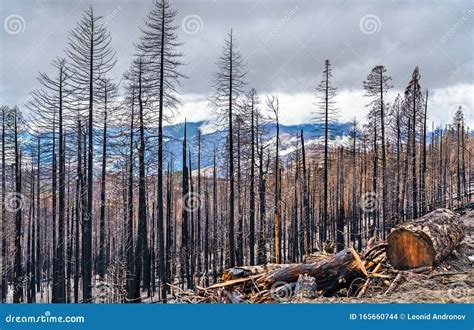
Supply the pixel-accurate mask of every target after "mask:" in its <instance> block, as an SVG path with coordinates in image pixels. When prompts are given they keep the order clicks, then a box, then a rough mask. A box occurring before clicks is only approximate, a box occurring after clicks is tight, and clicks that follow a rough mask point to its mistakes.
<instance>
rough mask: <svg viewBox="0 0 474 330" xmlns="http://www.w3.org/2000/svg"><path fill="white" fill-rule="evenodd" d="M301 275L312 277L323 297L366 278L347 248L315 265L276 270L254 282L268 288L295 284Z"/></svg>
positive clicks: (351, 250) (352, 250) (353, 254)
mask: <svg viewBox="0 0 474 330" xmlns="http://www.w3.org/2000/svg"><path fill="white" fill-rule="evenodd" d="M302 274H307V275H309V276H312V277H314V278H315V280H316V286H317V290H318V291H321V293H322V294H323V295H325V296H327V295H331V294H333V293H335V292H337V291H339V290H340V289H342V288H347V287H349V286H350V285H351V283H352V282H353V281H354V280H355V279H357V278H361V277H367V276H368V274H367V271H366V269H365V267H364V265H363V264H362V261H361V260H360V257H359V255H358V254H357V252H356V251H355V250H354V249H353V248H349V249H345V250H342V251H340V252H339V253H337V254H335V255H332V256H329V257H328V258H325V259H324V260H322V261H320V262H317V263H311V264H294V265H289V266H287V267H284V268H281V269H276V270H274V271H271V272H269V273H268V274H265V275H264V276H262V277H260V278H259V279H258V280H256V282H257V285H259V286H260V287H265V288H269V287H271V286H272V285H273V284H275V283H277V282H281V283H285V282H286V283H291V282H296V281H297V280H298V277H299V276H300V275H302Z"/></svg>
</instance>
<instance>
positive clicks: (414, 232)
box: [176, 209, 472, 303]
mask: <svg viewBox="0 0 474 330" xmlns="http://www.w3.org/2000/svg"><path fill="white" fill-rule="evenodd" d="M463 238H464V226H463V221H461V220H460V218H459V215H458V214H456V213H454V212H452V211H450V210H446V209H439V210H436V211H433V212H431V213H429V214H427V215H425V216H424V217H422V218H420V219H417V220H415V221H413V222H409V223H404V224H402V225H400V226H398V227H396V228H394V229H393V230H392V232H391V233H390V235H389V236H388V237H387V241H376V240H375V239H371V240H369V243H368V246H367V249H366V250H365V251H363V252H362V253H361V254H359V253H358V252H357V251H355V250H354V249H353V248H347V249H344V250H342V251H340V252H338V253H336V254H328V253H325V252H319V253H316V254H312V255H308V256H306V257H305V258H304V261H303V263H298V264H279V265H278V264H268V265H261V266H242V267H233V268H230V269H227V270H225V271H224V272H223V274H222V276H221V278H220V282H219V283H216V284H214V285H211V286H209V287H207V288H204V287H197V288H196V290H195V291H180V292H179V293H177V294H176V298H177V300H178V301H180V302H189V303H272V302H296V301H305V302H311V301H312V300H314V299H320V300H321V301H327V299H333V298H334V297H335V298H348V299H350V301H354V300H363V299H364V298H366V297H374V296H378V297H384V296H387V295H390V294H391V293H392V292H394V291H396V290H397V289H398V288H399V287H400V285H401V284H403V283H405V282H407V281H409V280H410V279H413V278H416V279H417V280H420V281H421V280H431V281H432V280H433V279H438V278H440V279H443V278H445V277H447V276H448V277H449V276H457V275H460V274H465V275H466V276H469V275H472V274H469V271H466V270H461V271H452V270H450V269H449V267H448V268H446V267H445V266H442V265H441V263H442V262H443V261H444V260H445V259H446V258H447V257H448V256H450V255H451V254H452V253H456V251H455V248H456V247H457V246H458V245H459V244H460V243H461V241H462V240H463ZM440 242H444V243H443V244H440ZM414 247H415V248H414ZM448 259H449V258H448ZM435 267H438V268H436V269H435ZM466 287H468V289H469V292H468V293H470V292H471V291H472V290H471V288H472V287H471V286H470V285H466V284H465V283H464V284H463V287H462V288H461V289H462V290H464V291H466V290H467V289H466ZM464 291H462V294H465V293H466V292H467V291H466V292H464ZM328 297H330V298H328Z"/></svg>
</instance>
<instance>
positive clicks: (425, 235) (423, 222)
mask: <svg viewBox="0 0 474 330" xmlns="http://www.w3.org/2000/svg"><path fill="white" fill-rule="evenodd" d="M463 238H464V230H463V223H462V221H461V220H459V216H458V215H457V214H456V213H454V212H452V211H450V210H448V209H438V210H435V211H433V212H431V213H428V214H426V215H424V216H423V217H421V218H419V219H417V220H414V221H410V222H406V223H404V224H401V225H399V226H398V227H396V228H395V229H393V230H392V232H391V233H390V234H389V235H388V237H387V243H388V245H387V248H386V253H387V258H388V260H389V261H390V264H391V265H392V266H393V267H394V268H396V269H400V270H407V269H413V268H420V267H432V266H433V265H435V264H438V263H440V262H441V261H442V260H443V259H444V258H446V257H447V256H448V255H449V254H450V253H451V252H452V251H453V250H454V249H455V248H456V246H458V245H459V243H461V241H462V239H463Z"/></svg>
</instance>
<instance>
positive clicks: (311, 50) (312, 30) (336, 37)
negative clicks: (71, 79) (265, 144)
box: [0, 0, 474, 127]
mask: <svg viewBox="0 0 474 330" xmlns="http://www.w3.org/2000/svg"><path fill="white" fill-rule="evenodd" d="M172 4H173V6H174V7H175V8H176V9H178V10H179V15H178V17H177V21H176V24H177V25H180V26H181V28H180V30H179V37H180V39H181V40H182V41H183V42H184V44H183V46H182V49H181V50H182V52H183V53H184V54H185V62H186V63H188V64H187V65H186V67H184V68H183V72H184V73H185V74H187V75H188V76H189V79H187V80H185V81H183V85H182V89H181V92H182V94H183V95H182V98H183V100H184V105H183V107H182V108H181V109H180V114H179V115H178V116H177V117H176V119H175V120H176V121H182V120H183V118H184V117H187V118H188V119H189V120H201V119H210V118H211V116H212V115H211V114H210V110H209V109H208V107H207V102H206V100H205V98H206V96H207V95H209V94H210V90H209V85H210V82H211V79H212V73H213V72H214V71H215V69H216V65H215V62H216V59H217V57H218V56H219V54H220V52H221V50H222V45H223V39H224V37H225V36H226V34H227V33H228V31H229V30H230V28H233V30H234V32H235V35H236V36H237V40H238V42H239V50H240V52H241V53H242V56H243V58H244V60H245V63H246V68H247V71H248V76H247V80H248V87H249V88H250V87H255V88H256V89H257V91H258V92H259V94H260V95H261V96H264V95H265V94H269V93H274V94H278V95H279V97H280V104H281V108H282V121H283V122H284V123H287V124H296V123H303V122H308V121H310V120H311V118H312V117H313V115H312V111H314V110H315V106H314V104H313V103H314V101H315V99H314V89H315V87H316V85H317V84H318V82H319V81H320V79H321V71H322V69H323V63H324V60H325V59H329V60H330V61H331V62H332V65H333V75H334V80H333V82H334V85H335V86H336V87H337V88H338V91H339V95H338V97H337V98H336V101H337V104H338V108H339V110H340V120H341V121H347V120H349V119H351V118H353V117H357V118H358V119H360V120H364V118H365V116H366V113H367V109H366V108H365V104H367V103H368V100H367V98H365V97H364V96H363V95H364V92H363V91H362V81H363V80H364V79H365V77H366V76H367V74H368V73H369V72H370V69H371V68H372V67H374V66H375V65H379V64H382V65H385V67H386V68H387V73H388V74H389V75H391V76H392V79H393V81H392V84H393V86H394V88H393V90H392V91H391V92H390V93H389V96H388V101H392V100H393V98H394V97H395V95H396V93H397V92H401V91H402V90H403V89H404V87H405V86H406V85H407V83H408V81H409V79H410V76H411V72H412V71H413V69H414V68H415V66H417V65H418V66H419V67H420V73H421V85H422V88H423V89H428V90H429V91H430V101H429V118H430V121H434V122H435V124H445V123H447V122H450V121H451V117H452V115H453V114H454V112H455V110H456V109H457V107H458V106H459V105H462V106H463V107H464V109H465V116H466V118H467V121H468V124H469V126H471V127H474V113H473V111H474V99H473V98H474V96H473V95H474V81H473V77H474V62H473V53H474V52H473V51H474V48H473V47H474V46H473V45H474V42H473V36H474V32H473V30H474V29H473V26H474V4H473V1H471V0H467V1H456V0H451V1H398V0H393V1H366V0H362V1H355V0H353V1H337V0H336V1H335V0H331V1H329V0H328V1H314V0H313V1H309V0H299V1H296V0H295V1H290V0H287V1H283V0H280V1H257V0H253V1H251V0H239V1H237V0H232V1H229V0H224V1H219V0H218V1H211V0H209V1H208V0H202V1H199V0H197V1H196V0H194V1H183V0H175V1H172ZM89 5H92V6H93V8H94V10H95V11H96V13H97V14H100V15H103V16H104V19H105V22H106V24H107V25H108V27H109V28H110V31H111V34H112V38H113V47H114V48H115V49H116V51H117V55H118V63H117V65H116V67H115V69H114V71H113V72H112V75H113V77H114V78H116V79H117V80H118V79H120V77H121V76H122V73H123V72H124V71H125V70H126V69H127V67H128V66H129V62H130V54H131V53H132V52H133V43H134V42H135V41H136V40H137V39H138V37H139V36H140V32H139V29H138V26H140V25H141V24H142V22H143V19H144V17H145V15H146V13H147V12H148V11H149V9H150V8H151V5H152V0H103V1H86V0H84V1H79V0H29V1H26V0H1V2H0V13H1V19H2V23H3V26H2V29H1V32H0V52H1V58H0V65H1V78H0V80H1V86H0V104H8V105H14V104H18V105H19V106H21V105H22V104H23V103H24V101H25V99H26V98H27V96H28V93H29V92H30V91H31V90H32V89H34V88H35V87H37V81H36V77H37V73H38V71H46V72H48V71H49V70H50V67H51V66H50V63H51V61H52V60H53V59H54V58H55V57H56V56H64V51H63V50H64V48H65V46H66V43H67V36H68V32H69V31H70V30H71V29H72V28H73V27H75V25H76V24H77V22H78V21H79V20H80V18H81V15H82V12H83V11H84V10H85V9H86V8H87V7H88V6H89Z"/></svg>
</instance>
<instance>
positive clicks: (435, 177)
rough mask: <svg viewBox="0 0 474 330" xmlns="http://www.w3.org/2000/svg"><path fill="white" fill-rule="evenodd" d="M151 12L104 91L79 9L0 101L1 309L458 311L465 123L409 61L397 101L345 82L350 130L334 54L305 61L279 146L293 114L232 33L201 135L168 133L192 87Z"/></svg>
mask: <svg viewBox="0 0 474 330" xmlns="http://www.w3.org/2000/svg"><path fill="white" fill-rule="evenodd" d="M149 5H150V6H149V11H148V13H138V12H135V13H134V15H141V16H143V17H142V20H141V23H140V26H138V27H137V26H134V27H133V28H134V29H136V31H138V32H137V37H136V39H135V40H131V41H130V43H131V44H133V46H132V48H130V49H128V52H129V55H130V57H129V58H130V60H129V61H128V62H127V65H126V67H127V69H126V70H124V71H123V72H120V75H117V74H116V72H117V66H118V65H119V64H120V65H123V62H124V61H125V60H127V57H124V56H123V52H118V51H117V50H116V49H115V48H114V43H113V38H120V35H118V36H116V35H115V32H113V31H111V29H109V24H108V23H109V22H108V20H107V17H104V16H102V15H103V14H104V13H100V12H98V11H97V10H96V9H95V8H93V7H89V8H88V9H86V10H85V11H84V12H83V13H82V17H81V19H80V20H79V21H77V22H72V23H71V25H70V26H69V27H68V29H69V32H68V34H67V36H68V37H67V39H65V40H62V41H60V40H58V41H56V42H58V43H59V42H62V45H63V46H62V47H63V50H62V51H61V52H59V53H48V56H50V63H51V65H50V66H49V67H35V68H34V70H33V69H32V70H33V71H32V73H31V74H32V75H36V78H37V79H36V85H35V87H34V88H33V89H31V91H30V93H29V94H28V96H27V101H26V102H24V103H22V104H8V105H7V104H4V105H1V114H0V120H1V127H0V130H1V162H0V163H1V174H0V176H1V187H0V190H1V194H0V198H1V203H0V204H1V210H0V213H1V214H0V218H1V226H0V230H1V235H0V236H1V239H0V241H1V242H0V246H1V258H0V260H1V265H0V269H1V271H0V274H1V290H0V295H1V297H0V299H1V302H2V303H284V302H306V303H308V302H310V303H311V302H334V301H339V302H340V301H350V302H358V301H362V302H390V301H412V302H422V301H424V299H425V300H426V301H430V302H441V301H455V302H459V301H461V302H464V301H471V302H472V298H473V295H474V293H473V291H472V289H473V285H474V284H473V282H472V278H473V277H472V262H473V258H474V236H473V234H472V231H473V228H474V198H473V195H474V159H473V158H474V157H473V156H474V134H473V132H472V131H471V128H470V127H469V123H472V120H471V121H469V120H470V116H471V117H472V109H471V110H470V109H469V108H467V107H466V106H465V105H464V104H463V100H457V99H455V95H457V94H453V96H452V97H453V99H451V100H450V102H451V104H455V105H454V106H452V107H451V108H450V109H439V108H437V107H439V102H438V101H437V100H438V99H436V92H433V91H432V90H431V89H428V87H427V86H430V78H429V77H432V74H429V75H428V74H426V77H427V78H425V77H424V75H425V72H424V63H423V60H420V62H413V63H410V69H409V74H406V75H405V76H404V77H403V83H402V85H403V89H400V88H395V87H394V86H393V85H394V81H393V80H392V76H393V75H394V74H395V73H394V72H393V71H392V72H391V68H390V67H389V66H387V67H386V66H384V64H383V63H379V62H374V63H371V64H370V67H371V69H370V70H367V72H366V73H365V75H364V76H354V75H352V72H351V71H350V70H348V71H347V72H345V73H344V74H345V75H346V76H350V79H351V80H354V81H357V84H358V86H359V90H360V91H361V92H360V93H359V94H358V95H356V96H355V97H356V98H358V101H357V102H362V104H364V108H363V109H362V110H363V111H365V112H364V113H365V114H366V115H364V119H363V120H361V119H360V117H359V119H356V118H355V116H353V117H354V119H351V120H346V117H344V118H342V117H341V114H340V111H341V110H342V109H343V107H344V106H345V107H347V103H344V104H345V105H343V103H341V101H340V89H339V88H338V81H339V80H338V79H337V78H338V74H340V72H341V71H340V70H338V58H334V59H331V58H329V59H327V60H323V61H314V63H313V64H312V65H311V66H310V67H307V68H306V69H305V70H306V71H307V72H309V74H310V75H311V81H312V86H311V93H312V99H311V100H310V101H309V103H308V107H310V108H311V109H312V110H311V114H310V116H311V118H312V119H311V120H310V121H307V122H305V123H304V125H303V124H301V125H293V126H291V130H290V128H289V127H290V125H289V124H287V123H286V122H285V120H287V118H288V116H289V115H288V113H290V116H291V112H292V111H293V110H294V109H293V108H294V107H297V106H298V105H296V104H295V105H293V104H288V103H287V102H286V100H287V98H285V97H284V95H283V94H284V89H279V91H278V89H275V90H277V91H272V90H270V89H262V92H260V91H259V90H258V88H257V84H255V83H254V82H253V81H252V77H253V75H251V74H249V72H250V71H249V67H251V66H252V57H251V56H250V55H249V54H246V50H245V49H244V48H243V47H241V41H243V40H245V38H248V37H249V36H248V35H246V33H247V32H246V31H245V30H242V29H240V30H239V29H236V28H232V26H231V24H230V23H229V26H228V29H227V32H225V33H224V32H222V31H221V32H222V33H221V34H220V35H221V36H223V38H221V39H220V40H218V42H216V44H217V46H215V47H216V48H217V49H218V52H219V55H218V57H216V58H206V59H203V61H207V62H210V63H212V79H210V80H209V81H202V82H201V84H205V88H206V90H207V93H206V95H205V98H204V99H203V100H202V103H205V106H206V107H207V109H208V110H209V113H210V114H211V116H212V118H213V119H212V120H210V121H208V122H206V123H205V124H203V123H202V122H199V123H196V122H195V121H193V120H189V119H186V118H185V119H184V120H182V121H181V120H179V121H177V120H176V118H177V116H178V114H179V113H180V109H181V107H182V105H183V103H185V102H186V100H185V99H183V97H182V95H181V90H180V89H181V85H182V84H183V83H185V82H186V81H189V80H193V79H198V78H199V77H197V76H196V75H193V70H188V67H189V63H188V61H187V58H186V57H185V55H186V54H185V52H184V50H185V48H183V47H184V44H185V42H184V41H183V38H182V37H181V35H182V33H183V31H182V30H183V29H182V27H181V26H180V24H181V20H180V17H181V16H179V15H180V13H179V11H178V10H179V7H180V2H177V3H176V4H175V3H174V2H172V1H168V0H155V1H153V2H150V4H149ZM295 15H296V14H295ZM294 19H297V18H294ZM209 26H211V25H210V24H209ZM207 27H208V26H206V28H207ZM185 32H186V30H185ZM186 40H187V39H186ZM186 49H187V48H186ZM313 51H314V53H317V52H318V50H317V49H314V50H313ZM323 54H325V52H322V51H321V52H320V53H319V55H321V56H325V55H323ZM400 60H401V59H400ZM405 63H406V61H405ZM205 67H206V68H207V66H205ZM193 68H194V67H193ZM254 70H255V69H254ZM36 72H39V73H36ZM397 77H398V73H397ZM471 78H472V77H471ZM433 95H434V96H433ZM25 97H26V96H25ZM285 102H286V103H285ZM457 102H459V103H457ZM357 104H358V103H357ZM360 110H361V109H358V108H356V107H355V106H354V109H350V111H352V112H353V113H356V112H357V111H360ZM195 111H200V110H198V109H196V110H195ZM437 111H444V112H449V121H448V122H437V121H436V118H439V117H437V116H432V115H433V113H435V112H437ZM470 112H471V113H470ZM314 127H317V133H315V132H314V131H313V128H314ZM435 291H436V292H435ZM404 292H407V294H405V295H404ZM410 292H411V293H410ZM416 292H418V293H416ZM419 292H422V294H420V293H419ZM443 292H444V293H443ZM448 293H449V294H448ZM417 294H419V296H417ZM422 297H424V298H422Z"/></svg>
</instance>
